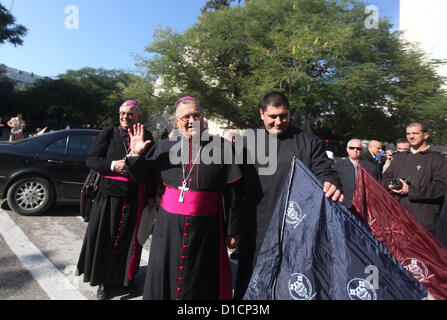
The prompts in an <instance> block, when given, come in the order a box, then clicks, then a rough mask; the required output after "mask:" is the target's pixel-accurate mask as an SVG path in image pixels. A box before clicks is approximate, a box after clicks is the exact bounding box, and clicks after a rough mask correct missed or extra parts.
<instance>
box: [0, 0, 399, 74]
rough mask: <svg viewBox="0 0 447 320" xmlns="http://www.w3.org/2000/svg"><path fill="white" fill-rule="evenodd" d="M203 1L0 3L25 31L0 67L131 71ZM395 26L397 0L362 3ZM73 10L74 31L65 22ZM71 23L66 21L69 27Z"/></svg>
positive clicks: (5, 50)
mask: <svg viewBox="0 0 447 320" xmlns="http://www.w3.org/2000/svg"><path fill="white" fill-rule="evenodd" d="M206 2H207V0H128V1H125V0H0V3H1V4H2V5H3V6H5V7H6V8H7V9H8V10H10V11H11V12H12V14H13V15H14V16H15V17H16V19H17V23H19V24H23V25H24V26H26V27H27V28H28V29H29V31H28V34H27V36H26V37H25V38H24V44H23V45H22V46H17V47H14V46H12V45H10V44H3V45H1V46H0V63H3V64H6V65H7V66H9V67H13V68H17V69H20V70H24V71H28V72H34V73H35V74H38V75H41V76H50V77H52V76H56V75H58V74H61V73H64V72H66V71H67V70H68V69H72V70H77V69H80V68H83V67H93V68H105V69H122V70H125V71H130V72H132V71H136V68H135V58H134V55H135V54H140V55H141V54H144V47H145V46H147V45H148V44H150V43H151V41H152V35H153V33H154V31H155V29H156V28H157V27H168V26H169V27H170V28H172V29H173V30H174V31H177V32H182V31H184V30H185V29H187V28H188V27H190V26H192V25H193V24H194V23H196V22H197V17H198V16H199V15H200V9H201V8H202V7H203V5H204V4H205V3H206ZM365 2H368V3H370V4H374V5H376V6H377V7H378V9H379V15H380V17H385V16H386V17H390V21H391V22H392V23H394V24H397V25H398V22H399V0H368V1H365ZM70 5H73V6H75V7H76V8H77V9H78V10H79V11H78V12H79V15H78V18H79V28H78V29H71V30H70V29H67V27H66V20H67V18H70V17H71V16H72V14H73V11H69V12H68V13H65V10H66V8H67V7H68V6H70ZM71 21H72V20H70V21H68V22H71Z"/></svg>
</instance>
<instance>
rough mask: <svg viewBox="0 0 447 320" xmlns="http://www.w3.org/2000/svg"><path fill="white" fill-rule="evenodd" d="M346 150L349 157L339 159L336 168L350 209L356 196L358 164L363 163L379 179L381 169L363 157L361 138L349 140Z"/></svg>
mask: <svg viewBox="0 0 447 320" xmlns="http://www.w3.org/2000/svg"><path fill="white" fill-rule="evenodd" d="M346 152H347V153H348V157H347V158H346V159H343V160H340V161H337V162H336V163H335V170H337V173H338V176H339V178H340V182H341V185H342V187H343V195H344V196H345V199H344V201H343V204H344V205H345V206H346V208H348V209H349V208H351V205H352V197H353V196H354V190H355V178H356V169H357V164H358V163H361V164H362V165H363V166H364V167H365V168H366V169H367V170H368V171H369V172H370V173H371V174H372V175H373V176H374V178H376V179H379V171H378V168H377V166H375V165H373V164H372V163H370V162H368V161H366V160H365V159H362V158H361V156H362V154H363V148H362V142H361V141H360V140H358V139H352V140H349V142H348V144H347V147H346Z"/></svg>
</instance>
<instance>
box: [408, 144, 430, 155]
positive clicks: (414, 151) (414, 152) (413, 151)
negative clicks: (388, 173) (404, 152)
mask: <svg viewBox="0 0 447 320" xmlns="http://www.w3.org/2000/svg"><path fill="white" fill-rule="evenodd" d="M428 149H430V145H427V147H426V148H424V149H422V150H419V151H416V150H414V149H413V147H410V152H411V153H412V154H416V153H419V152H424V151H427V150H428Z"/></svg>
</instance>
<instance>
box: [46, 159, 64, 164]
mask: <svg viewBox="0 0 447 320" xmlns="http://www.w3.org/2000/svg"><path fill="white" fill-rule="evenodd" d="M48 163H52V164H64V162H63V161H60V160H51V159H50V160H48Z"/></svg>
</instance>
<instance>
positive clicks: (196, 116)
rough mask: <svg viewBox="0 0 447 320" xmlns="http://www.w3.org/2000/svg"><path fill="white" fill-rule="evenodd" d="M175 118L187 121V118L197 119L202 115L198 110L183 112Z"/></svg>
mask: <svg viewBox="0 0 447 320" xmlns="http://www.w3.org/2000/svg"><path fill="white" fill-rule="evenodd" d="M175 117H176V118H178V119H180V120H182V121H183V122H187V121H189V119H190V118H191V117H192V118H193V119H194V120H199V119H200V118H201V117H202V114H201V113H200V112H194V113H190V114H185V115H183V116H181V117H178V116H175Z"/></svg>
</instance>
